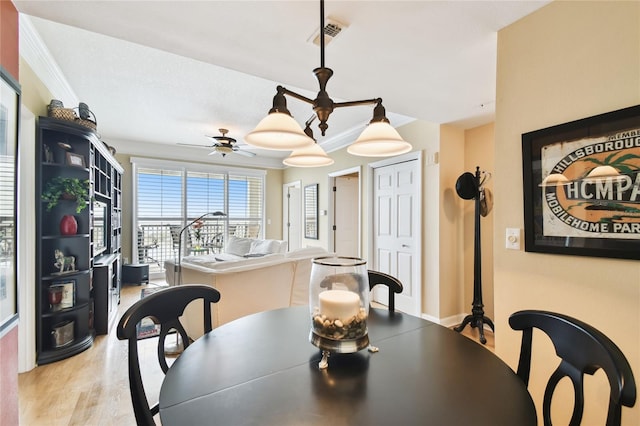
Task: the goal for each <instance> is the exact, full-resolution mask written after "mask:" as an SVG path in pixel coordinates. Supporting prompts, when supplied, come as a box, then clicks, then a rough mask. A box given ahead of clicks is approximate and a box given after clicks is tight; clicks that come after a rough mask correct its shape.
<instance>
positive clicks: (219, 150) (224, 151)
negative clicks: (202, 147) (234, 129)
mask: <svg viewBox="0 0 640 426" xmlns="http://www.w3.org/2000/svg"><path fill="white" fill-rule="evenodd" d="M232 152H233V149H232V148H230V147H228V146H216V147H215V148H213V151H211V152H210V153H209V155H214V154H216V153H220V154H225V155H226V154H230V153H232Z"/></svg>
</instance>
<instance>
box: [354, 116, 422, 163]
mask: <svg viewBox="0 0 640 426" xmlns="http://www.w3.org/2000/svg"><path fill="white" fill-rule="evenodd" d="M411 149H412V146H411V144H410V143H409V142H407V141H405V140H404V139H402V137H401V136H400V134H399V133H398V132H397V130H396V129H394V128H393V127H392V126H391V125H390V124H389V123H387V122H384V121H376V122H372V123H369V125H368V126H367V127H366V128H365V129H364V131H363V132H362V133H361V134H360V136H359V137H358V139H356V141H355V142H354V143H352V144H351V145H349V147H348V148H347V152H348V153H349V154H352V155H360V156H363V157H390V156H393V155H400V154H404V153H407V152H409V151H411Z"/></svg>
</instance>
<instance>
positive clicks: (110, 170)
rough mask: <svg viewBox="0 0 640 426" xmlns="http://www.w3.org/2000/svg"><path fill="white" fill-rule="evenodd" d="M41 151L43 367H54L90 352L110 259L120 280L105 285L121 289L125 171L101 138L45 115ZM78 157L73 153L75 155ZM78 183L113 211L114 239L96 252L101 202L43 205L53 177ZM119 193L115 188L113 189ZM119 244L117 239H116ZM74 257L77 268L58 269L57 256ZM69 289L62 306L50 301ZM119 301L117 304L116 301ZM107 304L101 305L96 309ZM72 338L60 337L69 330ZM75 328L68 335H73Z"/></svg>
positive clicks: (110, 233) (39, 331)
mask: <svg viewBox="0 0 640 426" xmlns="http://www.w3.org/2000/svg"><path fill="white" fill-rule="evenodd" d="M37 136H38V143H37V149H36V259H35V260H36V261H35V266H36V352H37V353H36V362H37V363H38V364H40V365H41V364H47V363H50V362H54V361H58V360H61V359H64V358H67V357H70V356H72V355H75V354H77V353H79V352H82V351H84V350H86V349H87V348H89V347H91V345H92V343H93V339H94V337H95V334H96V331H95V326H94V316H95V314H96V312H95V309H96V297H99V296H98V295H97V294H96V292H95V291H94V286H95V284H97V283H96V282H95V280H96V278H95V277H94V273H93V269H94V263H96V264H98V263H102V262H103V258H104V257H106V256H109V259H110V260H111V265H112V268H113V271H114V272H113V274H112V276H111V277H108V280H109V281H108V283H107V284H106V285H107V286H108V287H109V288H110V289H111V288H113V290H110V292H111V293H115V294H117V296H118V297H119V289H120V278H119V277H120V256H121V247H120V238H119V236H120V234H121V232H122V231H121V228H120V221H118V224H117V226H115V224H114V222H113V219H112V218H113V216H114V212H116V211H117V212H118V213H117V214H118V215H120V214H121V175H122V171H123V169H122V167H121V166H120V165H119V164H118V163H117V162H116V160H115V159H114V158H113V156H112V155H111V154H110V153H109V151H108V150H107V148H106V147H105V146H104V144H103V143H102V142H101V141H100V140H99V139H98V137H97V135H96V133H95V132H93V131H91V130H90V129H88V128H86V127H83V126H80V125H77V124H75V123H73V122H68V121H64V120H58V119H54V118H49V117H40V118H39V120H38V129H37ZM69 154H71V155H69ZM57 176H61V177H67V178H77V179H80V180H83V181H84V180H86V181H88V182H89V196H90V199H91V200H100V201H101V202H102V203H104V205H105V206H106V215H105V216H106V218H105V219H104V226H102V227H101V228H100V230H101V231H102V232H104V233H106V234H107V237H106V238H104V243H103V244H101V247H104V248H103V249H101V253H100V254H99V255H98V253H96V250H95V249H96V244H95V241H94V238H95V237H96V235H97V234H96V229H95V228H94V220H95V216H94V214H95V212H94V201H89V202H87V205H86V206H85V208H83V209H82V211H80V212H77V211H76V207H77V203H76V202H75V201H67V200H60V201H59V202H58V204H57V205H56V206H55V207H53V208H52V209H50V210H49V209H48V208H47V203H46V202H45V201H42V199H41V194H42V191H43V190H44V188H45V187H46V185H47V182H49V181H50V180H51V179H53V178H54V177H57ZM116 185H117V188H116V189H114V186H116ZM65 215H73V216H74V218H75V219H76V222H77V224H78V229H77V232H76V234H74V235H62V233H61V230H60V221H61V220H62V218H63V216H65ZM116 236H117V237H118V238H114V237H116ZM57 250H59V251H60V252H62V253H63V254H64V255H65V256H73V259H74V260H75V265H73V266H71V267H69V268H68V269H70V270H65V271H62V272H61V271H60V270H59V269H58V266H56V265H55V263H56V257H55V253H56V251H57ZM63 284H65V285H66V287H65V292H64V294H63V298H64V299H63V303H62V304H56V305H53V304H51V303H50V296H49V292H50V288H51V287H52V286H56V285H63ZM116 300H117V299H116ZM97 305H98V306H101V301H99V302H98V303H97ZM69 322H72V326H67V327H66V330H67V332H66V334H64V333H63V334H62V335H63V338H62V339H61V338H60V336H61V334H60V332H58V333H56V332H54V330H55V329H59V327H60V326H61V325H63V324H69ZM70 328H71V329H72V330H73V333H72V334H69V332H68V331H69V329H70Z"/></svg>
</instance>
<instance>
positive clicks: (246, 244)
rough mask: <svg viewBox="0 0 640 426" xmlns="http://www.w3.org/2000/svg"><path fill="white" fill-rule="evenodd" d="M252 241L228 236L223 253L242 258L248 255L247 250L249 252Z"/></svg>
mask: <svg viewBox="0 0 640 426" xmlns="http://www.w3.org/2000/svg"><path fill="white" fill-rule="evenodd" d="M252 241H253V240H252V239H250V238H239V237H234V236H230V237H229V242H228V243H227V249H226V250H225V252H227V253H229V254H235V255H236V256H244V255H245V254H247V253H249V250H251V242H252Z"/></svg>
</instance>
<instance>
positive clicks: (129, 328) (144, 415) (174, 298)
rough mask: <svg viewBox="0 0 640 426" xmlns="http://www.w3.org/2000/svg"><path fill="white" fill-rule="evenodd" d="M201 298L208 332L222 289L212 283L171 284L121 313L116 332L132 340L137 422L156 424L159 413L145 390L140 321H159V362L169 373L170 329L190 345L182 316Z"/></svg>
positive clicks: (131, 372) (132, 384) (131, 380)
mask: <svg viewBox="0 0 640 426" xmlns="http://www.w3.org/2000/svg"><path fill="white" fill-rule="evenodd" d="M198 299H202V300H203V304H204V328H205V332H209V331H211V329H212V327H211V304H212V303H216V302H218V301H219V300H220V293H219V292H218V290H216V289H214V288H213V287H209V286H206V285H200V284H186V285H181V286H176V287H168V288H166V289H162V290H159V291H157V292H155V293H152V294H150V295H149V296H147V297H144V298H143V299H140V300H139V301H137V302H136V303H135V304H133V305H132V306H131V307H130V308H129V309H127V311H126V312H125V313H124V314H123V315H122V318H120V321H119V322H118V327H117V336H118V339H120V340H128V342H129V389H130V391H131V402H132V404H133V411H134V414H135V416H136V423H137V424H138V425H148V426H151V425H155V422H154V421H153V416H154V415H156V414H158V412H159V407H158V403H155V404H154V405H153V406H151V407H149V401H148V400H147V396H146V394H145V391H144V386H143V383H142V374H141V372H140V359H139V357H138V333H137V324H138V323H140V321H141V320H142V319H144V318H150V319H152V320H153V322H154V323H155V324H158V325H160V334H159V336H158V348H157V354H158V362H159V363H160V367H161V368H162V371H163V373H165V374H166V372H167V370H168V369H169V366H168V364H167V359H166V358H167V354H166V353H165V349H164V343H165V339H166V337H167V333H169V331H171V330H175V332H177V333H178V334H179V335H180V337H181V338H182V342H183V345H184V347H185V348H186V347H187V346H189V337H188V336H187V332H186V331H185V329H184V327H183V326H182V324H181V323H180V319H179V317H180V316H181V315H182V314H183V312H184V310H185V308H186V306H187V305H188V304H189V303H191V302H192V301H194V300H198Z"/></svg>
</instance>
